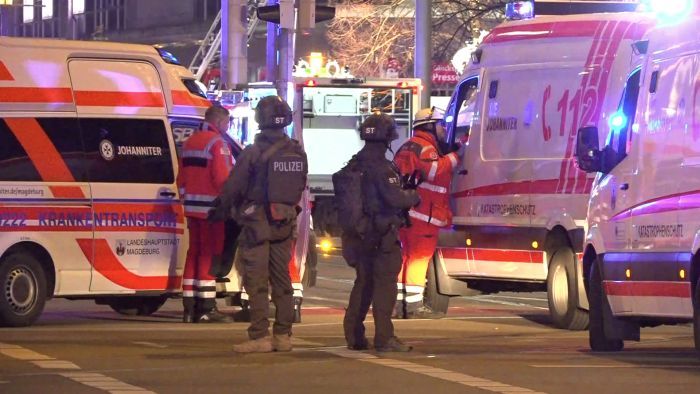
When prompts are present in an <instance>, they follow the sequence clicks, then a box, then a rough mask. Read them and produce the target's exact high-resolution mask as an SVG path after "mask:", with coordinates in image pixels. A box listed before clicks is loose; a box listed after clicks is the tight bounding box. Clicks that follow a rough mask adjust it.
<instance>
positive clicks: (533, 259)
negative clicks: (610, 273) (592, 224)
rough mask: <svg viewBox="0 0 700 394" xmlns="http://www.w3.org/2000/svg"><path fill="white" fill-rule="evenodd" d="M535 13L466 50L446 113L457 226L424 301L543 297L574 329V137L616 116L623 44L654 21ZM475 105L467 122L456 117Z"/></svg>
mask: <svg viewBox="0 0 700 394" xmlns="http://www.w3.org/2000/svg"><path fill="white" fill-rule="evenodd" d="M538 3H539V2H538ZM532 7H534V6H533V4H532V2H518V3H517V4H515V5H511V6H509V8H510V12H509V17H511V18H512V19H515V20H508V21H506V22H504V23H503V24H501V25H499V26H498V27H496V28H495V29H493V30H492V31H491V32H490V33H489V35H488V36H486V37H485V39H484V40H483V42H482V44H481V45H480V46H479V48H478V49H477V50H476V51H475V52H474V53H473V54H472V59H471V62H470V64H469V66H468V68H467V69H466V70H465V77H464V78H463V79H462V81H461V82H460V83H459V84H458V86H457V88H456V90H455V93H454V95H453V97H452V100H451V102H450V105H449V107H448V109H447V113H446V121H447V128H448V133H449V135H450V138H451V139H452V140H455V141H456V140H459V141H465V140H467V141H468V142H467V143H466V151H465V154H464V157H463V160H462V163H461V164H460V165H459V166H458V168H457V169H456V172H455V174H454V178H453V182H452V187H453V189H452V203H453V212H454V219H453V226H452V228H449V229H446V230H445V231H442V232H441V234H440V238H439V243H438V250H437V252H436V256H435V259H434V264H432V265H431V266H430V267H429V272H428V278H427V286H426V303H427V304H428V305H429V306H430V307H432V308H433V309H435V310H438V311H446V310H447V307H448V304H449V296H458V295H473V294H478V293H479V292H483V293H492V292H498V291H516V292H522V291H547V296H548V301H549V313H550V316H551V319H552V322H553V324H554V325H555V326H557V327H560V328H565V329H572V330H581V329H584V328H586V326H587V325H588V311H587V310H588V300H587V297H586V293H585V289H584V286H583V275H582V264H581V253H582V245H583V235H584V224H585V219H586V205H587V201H588V197H589V194H590V190H591V185H592V183H593V178H592V176H587V175H586V173H585V172H583V171H580V170H579V169H578V168H577V167H576V165H575V159H574V155H573V153H574V142H575V139H576V131H577V130H578V129H579V128H580V127H581V126H585V125H591V126H596V125H601V124H603V123H604V122H605V119H607V117H608V116H609V115H610V114H612V113H613V112H614V111H616V109H617V106H618V100H619V97H620V93H621V92H622V91H623V89H624V86H625V81H626V79H627V76H628V74H629V71H630V64H631V62H632V61H633V59H634V56H635V55H634V54H633V51H632V45H631V44H632V43H634V42H636V41H637V40H639V39H640V38H641V37H642V36H643V34H644V33H645V32H646V31H647V30H648V29H649V28H650V27H651V26H653V24H654V19H653V17H652V16H650V15H648V14H646V13H636V12H621V13H597V14H580V15H562V16H538V17H536V18H531V16H532V11H533V8H532ZM472 106H473V108H474V109H473V116H472V120H471V123H470V124H468V125H465V124H464V123H463V122H460V121H459V118H460V114H462V113H463V112H464V111H465V110H466V109H468V108H471V107H472ZM465 133H468V135H466V136H465ZM466 137H468V139H467V138H466Z"/></svg>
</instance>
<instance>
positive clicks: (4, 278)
mask: <svg viewBox="0 0 700 394" xmlns="http://www.w3.org/2000/svg"><path fill="white" fill-rule="evenodd" d="M0 285H1V286H2V287H1V288H2V297H0V326H3V327H26V326H30V325H31V324H32V323H34V322H35V321H36V319H37V318H39V315H40V314H41V312H42V311H43V310H44V304H46V273H45V272H44V268H43V267H42V266H41V263H39V261H37V259H36V258H35V257H34V256H32V255H31V254H27V253H21V252H20V253H14V254H12V255H10V256H9V257H7V258H6V259H5V260H4V261H1V262H0Z"/></svg>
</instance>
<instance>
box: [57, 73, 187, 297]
mask: <svg viewBox="0 0 700 394" xmlns="http://www.w3.org/2000/svg"><path fill="white" fill-rule="evenodd" d="M68 68H69V72H70V75H71V83H72V86H73V94H74V98H75V102H76V106H77V112H78V117H79V122H80V127H81V129H82V134H83V141H84V142H83V143H84V148H85V151H86V163H87V164H86V167H87V177H88V180H89V181H90V188H91V193H92V212H93V227H94V239H93V240H89V241H88V240H82V241H81V248H82V250H83V253H84V254H85V256H86V257H87V258H88V259H89V261H90V262H91V264H92V269H93V275H92V282H91V286H90V290H91V292H105V293H120V292H124V293H133V292H134V291H147V290H153V291H164V290H167V289H179V287H180V276H179V275H178V273H181V272H178V271H179V270H180V269H181V267H178V258H177V250H178V243H179V242H180V238H181V236H182V234H183V232H184V216H183V209H182V205H181V203H180V202H179V200H178V198H177V188H176V185H175V168H174V165H173V163H174V162H175V160H176V156H175V147H174V144H173V140H172V138H169V134H170V128H169V125H168V122H167V111H166V106H165V98H164V95H163V88H162V85H161V79H160V76H159V73H158V71H157V70H156V68H155V67H154V66H153V65H152V64H151V63H149V62H146V61H126V60H118V61H116V60H114V61H113V60H104V59H71V60H69V62H68Z"/></svg>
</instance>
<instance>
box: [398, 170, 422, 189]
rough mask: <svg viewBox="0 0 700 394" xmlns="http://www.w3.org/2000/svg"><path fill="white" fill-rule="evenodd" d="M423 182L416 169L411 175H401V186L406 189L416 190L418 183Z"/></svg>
mask: <svg viewBox="0 0 700 394" xmlns="http://www.w3.org/2000/svg"><path fill="white" fill-rule="evenodd" d="M421 183H423V179H421V178H420V172H418V170H416V171H413V173H412V174H411V175H408V174H406V175H404V176H403V188H404V189H408V190H416V189H417V188H418V185H420V184H421Z"/></svg>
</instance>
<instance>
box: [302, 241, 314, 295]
mask: <svg viewBox="0 0 700 394" xmlns="http://www.w3.org/2000/svg"><path fill="white" fill-rule="evenodd" d="M317 266H318V251H317V250H316V234H314V232H313V230H312V231H309V246H308V248H307V250H306V262H305V263H304V276H303V277H302V278H301V284H302V286H304V289H307V288H309V287H314V286H316V276H317V274H318V270H317V268H316V267H317Z"/></svg>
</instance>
